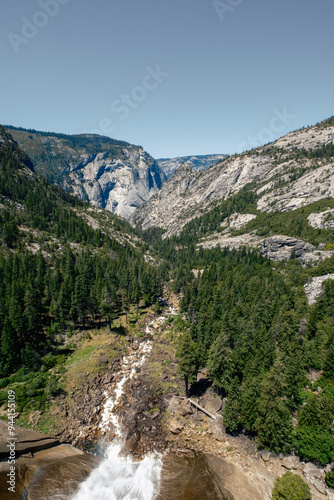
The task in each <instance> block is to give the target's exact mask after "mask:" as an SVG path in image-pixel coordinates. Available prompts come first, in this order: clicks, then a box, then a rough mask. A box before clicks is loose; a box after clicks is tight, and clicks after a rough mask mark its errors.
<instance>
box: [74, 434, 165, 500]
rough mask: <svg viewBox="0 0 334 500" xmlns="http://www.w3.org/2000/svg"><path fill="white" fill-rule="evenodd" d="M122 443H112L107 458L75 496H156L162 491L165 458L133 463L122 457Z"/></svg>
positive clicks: (142, 499) (81, 499) (133, 499)
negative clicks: (161, 476) (161, 480)
mask: <svg viewBox="0 0 334 500" xmlns="http://www.w3.org/2000/svg"><path fill="white" fill-rule="evenodd" d="M121 449H122V443H118V444H115V445H111V446H110V448H109V450H108V453H107V459H106V460H104V461H103V462H102V463H101V465H100V466H99V467H98V468H97V469H95V470H93V472H92V473H91V475H90V476H89V478H88V479H87V480H86V481H85V482H84V483H82V484H81V486H80V489H79V491H78V492H77V493H76V495H75V496H74V498H73V500H153V499H154V497H155V496H156V495H157V493H158V489H159V481H160V473H161V468H162V462H161V460H159V459H157V458H154V457H145V458H144V460H143V461H142V462H139V463H131V462H130V461H128V460H126V459H125V458H121V457H119V453H120V451H121Z"/></svg>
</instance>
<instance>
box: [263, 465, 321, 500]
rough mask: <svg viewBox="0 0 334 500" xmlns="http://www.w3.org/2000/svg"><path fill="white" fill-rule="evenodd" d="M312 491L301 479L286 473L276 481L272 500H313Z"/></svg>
mask: <svg viewBox="0 0 334 500" xmlns="http://www.w3.org/2000/svg"><path fill="white" fill-rule="evenodd" d="M311 499H312V495H311V490H310V488H309V486H308V485H307V484H306V483H305V481H303V480H302V478H301V477H299V476H297V475H296V474H292V473H291V472H286V473H285V474H283V476H282V477H279V478H277V479H276V481H275V483H274V489H273V494H272V500H311Z"/></svg>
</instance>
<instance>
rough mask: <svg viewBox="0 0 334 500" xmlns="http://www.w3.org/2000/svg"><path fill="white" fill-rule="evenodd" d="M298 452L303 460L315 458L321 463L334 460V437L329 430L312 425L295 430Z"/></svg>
mask: <svg viewBox="0 0 334 500" xmlns="http://www.w3.org/2000/svg"><path fill="white" fill-rule="evenodd" d="M296 438H297V440H296V443H295V446H296V448H297V451H298V453H299V454H300V456H301V457H302V458H303V459H304V460H307V461H308V460H317V461H318V462H320V463H321V464H322V465H325V464H328V463H329V462H331V461H332V460H334V438H333V436H332V435H331V433H330V432H328V431H326V430H323V429H320V428H319V427H313V426H302V427H298V428H297V430H296Z"/></svg>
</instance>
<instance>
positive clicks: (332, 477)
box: [326, 470, 334, 489]
mask: <svg viewBox="0 0 334 500" xmlns="http://www.w3.org/2000/svg"><path fill="white" fill-rule="evenodd" d="M326 483H327V486H329V487H330V488H333V489H334V470H331V471H329V472H327V474H326Z"/></svg>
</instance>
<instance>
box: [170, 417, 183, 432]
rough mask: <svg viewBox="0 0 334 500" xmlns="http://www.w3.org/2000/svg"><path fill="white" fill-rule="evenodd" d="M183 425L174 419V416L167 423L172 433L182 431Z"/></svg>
mask: <svg viewBox="0 0 334 500" xmlns="http://www.w3.org/2000/svg"><path fill="white" fill-rule="evenodd" d="M183 427H184V425H183V424H182V423H181V422H179V421H178V420H176V418H172V419H171V420H170V421H169V424H168V428H169V430H170V432H171V433H172V434H179V433H180V432H181V431H182V429H183Z"/></svg>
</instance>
